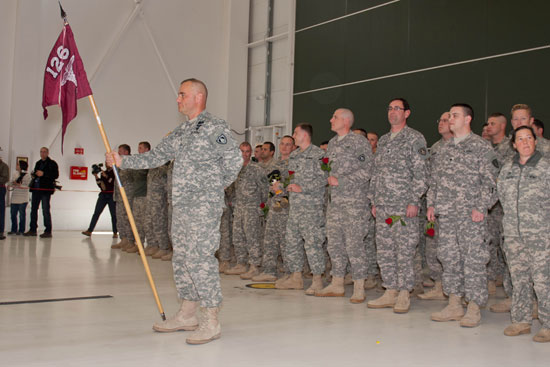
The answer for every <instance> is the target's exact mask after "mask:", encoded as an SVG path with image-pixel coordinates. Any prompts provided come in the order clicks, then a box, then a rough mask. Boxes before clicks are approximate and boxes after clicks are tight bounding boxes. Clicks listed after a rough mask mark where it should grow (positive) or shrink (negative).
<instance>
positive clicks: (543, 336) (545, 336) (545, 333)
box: [533, 328, 550, 343]
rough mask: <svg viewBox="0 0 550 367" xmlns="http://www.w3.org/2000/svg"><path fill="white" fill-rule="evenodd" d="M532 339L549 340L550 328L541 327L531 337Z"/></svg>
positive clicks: (541, 341) (537, 340)
mask: <svg viewBox="0 0 550 367" xmlns="http://www.w3.org/2000/svg"><path fill="white" fill-rule="evenodd" d="M533 341H536V342H537V343H548V342H550V329H546V328H541V329H540V330H539V332H538V333H537V335H535V336H534V337H533Z"/></svg>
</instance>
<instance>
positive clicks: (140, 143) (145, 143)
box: [138, 141, 151, 150]
mask: <svg viewBox="0 0 550 367" xmlns="http://www.w3.org/2000/svg"><path fill="white" fill-rule="evenodd" d="M139 145H143V146H144V147H145V148H147V149H148V150H151V144H149V142H148V141H140V142H139V144H138V146H139Z"/></svg>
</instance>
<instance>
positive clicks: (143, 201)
mask: <svg viewBox="0 0 550 367" xmlns="http://www.w3.org/2000/svg"><path fill="white" fill-rule="evenodd" d="M132 212H133V214H134V221H135V222H136V227H137V230H138V233H139V239H140V240H141V244H142V245H143V247H145V239H146V236H145V233H146V227H147V226H148V225H149V223H148V222H149V221H150V218H148V217H149V213H148V208H147V197H146V196H136V197H135V198H134V202H133V203H132ZM147 245H149V243H147Z"/></svg>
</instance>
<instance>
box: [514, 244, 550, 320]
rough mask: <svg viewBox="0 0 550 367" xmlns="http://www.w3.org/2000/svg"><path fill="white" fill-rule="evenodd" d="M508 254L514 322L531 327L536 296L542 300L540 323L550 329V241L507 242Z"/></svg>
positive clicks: (540, 301) (540, 303) (540, 302)
mask: <svg viewBox="0 0 550 367" xmlns="http://www.w3.org/2000/svg"><path fill="white" fill-rule="evenodd" d="M504 251H505V252H506V259H507V260H508V265H509V266H510V273H511V275H512V284H513V294H512V310H511V316H512V322H514V323H519V322H524V323H528V324H531V322H532V311H533V301H534V295H533V290H534V291H535V293H536V296H537V298H538V305H539V321H540V323H541V324H542V327H543V328H546V329H550V240H549V239H548V238H547V237H546V236H544V235H543V236H541V237H539V238H531V239H526V238H521V239H520V238H517V237H516V238H514V237H512V238H508V237H507V238H506V240H505V241H504Z"/></svg>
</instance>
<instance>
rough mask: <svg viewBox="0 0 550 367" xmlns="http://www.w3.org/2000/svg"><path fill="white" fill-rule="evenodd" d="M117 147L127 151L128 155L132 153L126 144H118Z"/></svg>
mask: <svg viewBox="0 0 550 367" xmlns="http://www.w3.org/2000/svg"><path fill="white" fill-rule="evenodd" d="M118 147H119V148H122V149H124V150H125V151H127V152H128V154H130V153H132V148H130V146H129V145H128V144H120V145H119V146H118Z"/></svg>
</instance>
